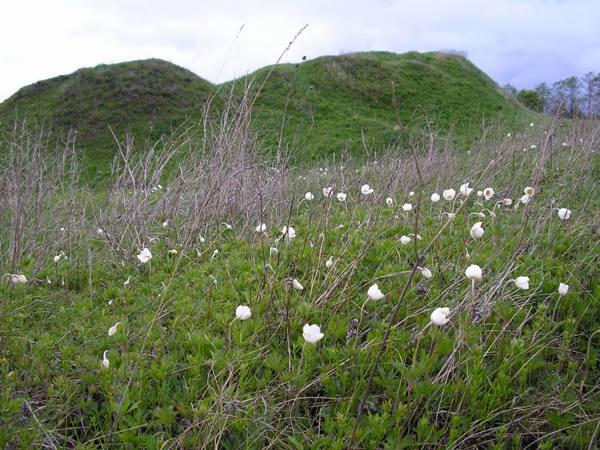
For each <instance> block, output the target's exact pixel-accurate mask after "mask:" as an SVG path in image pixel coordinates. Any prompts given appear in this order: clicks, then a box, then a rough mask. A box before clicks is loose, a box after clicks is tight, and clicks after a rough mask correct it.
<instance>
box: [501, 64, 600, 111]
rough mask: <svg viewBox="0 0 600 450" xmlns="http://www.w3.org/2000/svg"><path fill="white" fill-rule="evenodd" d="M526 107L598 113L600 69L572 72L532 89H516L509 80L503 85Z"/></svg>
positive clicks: (599, 109)
mask: <svg viewBox="0 0 600 450" xmlns="http://www.w3.org/2000/svg"><path fill="white" fill-rule="evenodd" d="M502 87H503V89H504V90H505V91H506V92H507V93H508V94H509V95H511V96H512V97H515V98H516V99H517V100H519V101H520V102H521V103H522V104H523V105H525V106H526V107H527V108H529V109H531V110H533V111H536V112H540V113H545V114H551V115H556V114H558V115H561V116H565V117H599V116H600V73H595V72H593V71H591V72H588V73H586V74H585V75H583V76H582V77H577V76H571V77H568V78H565V79H563V80H559V81H556V82H555V83H553V84H552V85H549V84H548V83H546V82H543V83H540V84H538V85H537V86H535V87H534V88H533V89H521V90H519V89H517V88H516V87H515V86H513V85H512V84H510V83H507V84H505V85H504V86H502Z"/></svg>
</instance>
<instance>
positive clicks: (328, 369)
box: [0, 104, 600, 449]
mask: <svg viewBox="0 0 600 450" xmlns="http://www.w3.org/2000/svg"><path fill="white" fill-rule="evenodd" d="M247 107H248V105H245V106H244V105H243V104H242V105H239V106H236V107H235V108H234V107H232V108H231V109H226V110H225V112H224V113H223V114H222V116H221V118H220V119H219V120H218V121H216V122H214V123H211V124H206V123H204V125H203V130H202V133H201V135H202V139H200V140H198V139H195V138H194V137H195V136H198V133H197V128H196V125H190V124H186V125H183V126H181V127H180V128H178V129H176V130H175V131H174V132H173V133H172V134H171V135H169V136H165V137H162V138H161V139H159V140H157V141H155V142H153V143H151V144H141V143H139V144H138V143H137V142H136V141H133V140H131V139H123V140H122V141H120V142H119V145H118V148H117V151H116V155H115V158H114V161H113V164H112V166H111V167H112V171H111V173H110V175H109V176H107V178H106V179H105V180H104V181H103V182H102V184H101V185H99V186H95V187H94V188H91V187H89V186H88V185H87V184H85V183H83V182H82V181H81V180H80V175H81V173H82V172H83V169H82V167H81V163H80V156H79V154H78V152H77V143H76V141H75V139H74V138H73V137H68V138H66V139H62V140H60V141H57V139H56V137H52V136H48V135H46V134H44V133H41V132H35V131H34V130H31V129H29V128H27V127H26V126H23V127H22V128H15V129H14V130H13V131H12V132H11V133H7V134H6V135H3V137H2V144H1V145H2V152H0V153H1V155H2V163H1V166H0V170H1V172H0V193H1V196H0V220H1V223H2V227H1V228H0V255H1V260H0V265H1V266H2V270H1V273H3V274H5V275H4V276H3V278H2V282H1V284H0V379H1V380H2V383H1V392H0V446H2V447H3V448H81V449H84V448H85V449H88V448H90V449H91V448H98V447H124V448H223V449H254V448H277V449H308V448H315V449H318V448H320V449H345V448H365V449H383V448H385V449H400V448H445V449H458V448H478V449H479V448H490V449H506V448H509V449H510V448H514V449H517V448H529V449H534V448H536V449H537V448H539V449H552V448H590V449H593V448H597V447H596V446H597V444H598V442H599V438H600V402H599V395H600V384H599V380H600V366H599V363H598V357H599V356H600V346H599V343H600V332H599V330H600V327H599V324H600V322H599V319H598V318H599V317H600V283H599V282H598V279H599V269H598V267H599V258H600V251H599V243H600V216H599V213H600V192H599V189H600V183H599V180H600V156H599V154H598V149H599V129H600V128H599V124H598V122H597V121H593V120H564V121H563V120H560V119H551V118H547V119H544V120H540V121H537V122H536V123H533V122H532V123H531V125H528V126H526V127H524V128H518V129H514V130H510V133H508V134H507V131H506V129H500V128H494V127H490V128H487V129H486V132H485V133H484V134H483V135H482V136H481V138H480V139H479V140H477V141H474V142H473V143H472V144H471V145H470V146H469V147H468V148H459V147H456V146H455V144H454V143H453V141H452V139H451V138H450V137H448V136H447V135H446V134H443V135H437V134H436V133H435V132H433V131H432V130H431V129H430V128H423V129H411V130H410V131H407V130H405V129H404V128H403V125H402V123H401V122H400V121H398V123H397V126H396V129H395V132H397V133H398V139H397V144H394V146H392V147H390V148H387V149H377V151H375V150H374V151H372V152H371V153H370V154H369V155H368V157H367V158H366V159H367V161H365V158H360V159H358V158H355V157H352V156H348V157H338V158H337V159H329V160H323V161H322V162H320V163H317V164H312V165H310V166H309V165H304V166H293V165H290V164H289V162H288V159H287V158H286V157H285V156H284V155H279V154H276V155H275V156H273V154H272V153H269V152H265V151H264V150H263V146H262V145H261V142H260V141H259V140H257V139H256V137H255V135H254V133H253V132H252V126H251V120H250V117H251V116H250V114H248V111H247V109H246V108H247ZM56 142H60V143H59V144H56ZM296 151H298V152H302V149H301V148H299V149H297V150H296Z"/></svg>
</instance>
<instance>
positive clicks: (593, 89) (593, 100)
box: [581, 72, 600, 116]
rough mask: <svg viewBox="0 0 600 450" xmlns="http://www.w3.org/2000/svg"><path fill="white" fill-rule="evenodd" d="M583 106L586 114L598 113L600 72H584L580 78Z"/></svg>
mask: <svg viewBox="0 0 600 450" xmlns="http://www.w3.org/2000/svg"><path fill="white" fill-rule="evenodd" d="M581 86H582V88H583V97H584V108H585V113H586V114H587V115H590V116H592V115H598V114H600V74H595V73H594V72H588V73H586V74H585V75H584V76H583V78H582V79H581Z"/></svg>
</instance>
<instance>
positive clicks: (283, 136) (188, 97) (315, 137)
mask: <svg viewBox="0 0 600 450" xmlns="http://www.w3.org/2000/svg"><path fill="white" fill-rule="evenodd" d="M267 75H268V76H267ZM393 92H394V93H395V95H396V96H397V97H398V99H399V105H400V106H399V108H400V115H401V118H402V119H403V121H404V122H405V125H406V126H407V127H409V128H413V129H423V128H430V129H431V130H435V131H436V132H439V133H441V134H442V135H444V136H445V135H450V136H452V137H453V139H454V140H455V143H456V144H457V145H460V146H462V147H464V146H468V145H469V144H470V143H472V142H474V140H476V139H478V138H479V137H480V136H481V133H482V131H483V130H484V129H487V128H489V126H490V124H492V123H493V124H501V125H503V126H504V127H506V128H507V129H511V130H513V131H514V130H516V129H518V128H520V127H522V126H523V125H524V124H525V125H526V124H529V122H530V121H531V120H536V121H540V120H542V116H539V115H536V114H534V113H532V112H530V111H528V110H526V109H525V108H524V107H523V106H522V105H521V104H520V103H518V102H517V101H516V100H515V99H513V98H510V97H508V96H507V95H506V94H505V93H504V92H503V91H502V89H500V88H499V87H498V85H497V84H496V83H495V82H494V81H492V80H491V79H490V78H489V77H488V76H487V75H485V74H484V73H483V72H482V71H480V70H479V69H478V68H477V67H475V66H474V65H473V64H472V63H470V62H469V61H468V60H466V59H464V58H461V57H459V56H454V55H450V54H446V53H439V52H434V53H417V52H410V53H405V54H394V53H385V52H365V53H350V54H346V55H341V56H327V57H320V58H317V59H314V60H310V61H305V62H302V63H300V64H279V65H276V66H272V67H266V68H264V69H261V70H259V71H257V72H255V73H253V74H250V75H248V76H246V77H242V78H240V79H237V80H235V81H232V82H227V83H223V84H221V85H213V84H211V83H209V82H208V81H206V80H203V79H202V78H200V77H198V76H197V75H195V74H193V73H192V72H189V71H187V70H185V69H183V68H181V67H178V66H175V65H173V64H170V63H168V62H166V61H161V60H146V61H132V62H127V63H121V64H114V65H100V66H97V67H94V68H88V69H81V70H78V71H76V72H74V73H73V74H70V75H65V76H61V77H57V78H53V79H50V80H45V81H40V82H38V83H35V84H33V85H31V86H27V87H24V88H23V89H21V90H20V91H18V92H17V93H16V94H15V95H13V96H12V97H10V98H9V99H7V100H6V101H4V102H3V103H2V104H0V127H2V128H3V129H11V128H12V127H13V124H14V121H15V118H16V119H17V120H19V122H21V121H23V120H26V121H28V122H30V123H31V124H32V125H33V124H37V125H40V124H44V126H45V127H46V128H47V129H50V128H51V129H54V130H55V131H57V132H58V133H57V135H58V136H60V137H61V138H62V137H63V136H64V135H66V133H67V131H68V130H69V129H71V128H73V129H74V130H77V136H76V137H77V142H78V150H79V151H80V152H81V153H82V154H83V156H84V158H85V159H84V161H83V162H84V163H85V165H86V166H87V167H88V169H89V172H90V176H95V175H96V174H100V175H106V174H107V173H108V172H109V170H110V169H109V162H110V161H111V160H112V157H113V155H114V153H115V147H116V145H115V139H114V137H113V136H112V133H111V129H112V131H114V133H115V134H116V135H117V137H118V139H119V140H123V139H124V135H125V132H126V131H127V130H129V132H130V133H131V135H132V136H133V137H134V138H135V139H136V141H137V142H138V143H142V142H144V141H146V140H148V142H149V143H151V142H155V141H156V139H158V138H159V137H160V136H161V135H163V134H170V132H171V131H172V130H173V129H174V128H175V127H177V126H179V125H180V124H181V123H182V122H183V121H184V119H188V121H189V122H188V124H190V125H194V126H195V125H196V124H197V123H198V122H200V121H202V120H203V118H204V117H206V116H205V111H206V109H208V110H210V112H211V114H209V118H210V119H211V120H210V123H208V124H206V125H207V126H216V127H218V126H219V125H218V123H217V124H214V123H213V122H215V121H218V120H219V118H220V117H222V114H223V110H224V108H225V107H226V105H228V104H229V97H230V96H231V95H233V96H234V97H235V98H236V99H240V98H242V97H244V96H249V99H248V101H250V102H252V103H253V108H252V115H253V120H252V123H253V133H254V134H255V135H256V137H257V139H259V140H260V141H261V146H262V147H263V148H267V149H269V151H270V152H271V154H276V153H278V152H279V153H286V154H287V153H289V154H290V155H291V156H292V159H293V160H294V162H295V163H307V162H308V163H310V162H314V161H317V160H324V159H331V158H332V155H336V157H338V158H339V157H340V156H341V155H342V154H346V153H348V154H351V155H353V156H355V157H363V158H364V159H368V158H369V157H373V154H374V153H376V152H378V151H379V150H380V149H381V148H385V147H387V146H389V145H390V144H393V143H395V142H396V140H397V133H396V131H395V130H394V126H395V119H394V117H393V114H392V113H391V107H390V104H391V98H392V93H393ZM109 127H110V128H109ZM194 128H195V130H196V131H197V136H191V135H190V136H189V137H190V138H195V139H202V136H203V135H204V133H205V129H204V127H203V126H202V127H196V126H195V127H194ZM148 145H149V144H148ZM299 148H302V151H300V152H292V151H291V150H292V149H299ZM88 178H89V177H88Z"/></svg>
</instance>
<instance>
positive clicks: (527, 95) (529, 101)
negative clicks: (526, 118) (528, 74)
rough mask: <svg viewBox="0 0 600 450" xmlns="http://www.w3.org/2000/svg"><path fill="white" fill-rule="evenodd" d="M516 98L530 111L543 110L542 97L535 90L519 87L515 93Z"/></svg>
mask: <svg viewBox="0 0 600 450" xmlns="http://www.w3.org/2000/svg"><path fill="white" fill-rule="evenodd" d="M517 100H519V101H520V102H521V103H522V104H523V105H525V106H526V107H527V108H529V109H531V110H532V111H535V112H543V111H544V103H543V102H542V98H541V97H540V94H538V93H537V91H532V90H529V89H521V90H520V91H519V93H518V94H517Z"/></svg>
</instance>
